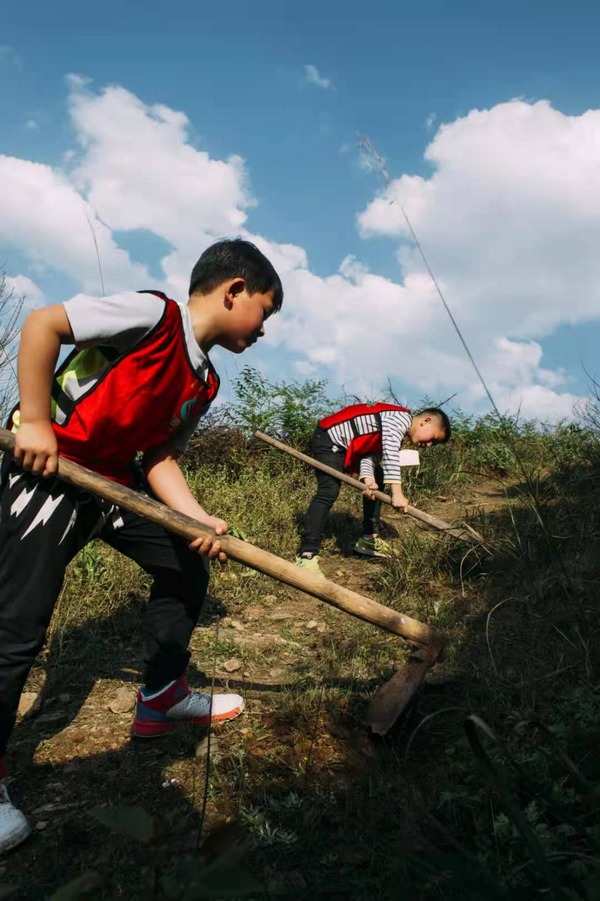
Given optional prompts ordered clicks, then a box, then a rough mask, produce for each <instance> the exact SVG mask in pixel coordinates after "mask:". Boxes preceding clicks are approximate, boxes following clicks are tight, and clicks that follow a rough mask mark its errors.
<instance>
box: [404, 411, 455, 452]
mask: <svg viewBox="0 0 600 901" xmlns="http://www.w3.org/2000/svg"><path fill="white" fill-rule="evenodd" d="M406 437H407V438H408V440H409V441H410V443H411V444H412V445H413V446H414V447H432V446H433V445H434V444H440V442H442V441H443V440H444V438H445V437H446V430H445V429H444V427H443V425H442V423H441V422H440V420H439V419H438V418H437V416H427V415H425V416H416V417H415V419H413V422H412V425H411V426H410V428H409V429H408V431H407V432H406Z"/></svg>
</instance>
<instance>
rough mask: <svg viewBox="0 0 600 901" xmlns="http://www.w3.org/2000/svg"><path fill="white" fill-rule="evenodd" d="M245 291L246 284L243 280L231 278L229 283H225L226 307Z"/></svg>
mask: <svg viewBox="0 0 600 901" xmlns="http://www.w3.org/2000/svg"><path fill="white" fill-rule="evenodd" d="M245 290H246V282H245V280H244V279H243V278H232V279H231V281H229V282H226V283H225V300H226V302H227V305H228V306H230V305H231V304H232V303H233V301H234V300H235V298H236V297H238V296H239V295H240V294H241V293H242V291H245Z"/></svg>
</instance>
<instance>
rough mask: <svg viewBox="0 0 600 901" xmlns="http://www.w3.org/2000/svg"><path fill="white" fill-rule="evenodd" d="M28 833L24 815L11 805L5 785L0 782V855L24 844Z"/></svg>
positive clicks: (29, 829) (28, 829)
mask: <svg viewBox="0 0 600 901" xmlns="http://www.w3.org/2000/svg"><path fill="white" fill-rule="evenodd" d="M30 832H31V828H30V826H29V823H28V822H27V820H26V819H25V814H23V813H21V811H20V810H17V808H16V807H15V806H14V804H12V802H11V800H10V798H9V797H8V791H7V790H6V783H5V782H4V781H3V780H0V854H2V852H4V851H8V850H10V848H14V847H15V845H19V844H20V843H21V842H24V841H25V839H26V838H27V836H28V835H29V833H30Z"/></svg>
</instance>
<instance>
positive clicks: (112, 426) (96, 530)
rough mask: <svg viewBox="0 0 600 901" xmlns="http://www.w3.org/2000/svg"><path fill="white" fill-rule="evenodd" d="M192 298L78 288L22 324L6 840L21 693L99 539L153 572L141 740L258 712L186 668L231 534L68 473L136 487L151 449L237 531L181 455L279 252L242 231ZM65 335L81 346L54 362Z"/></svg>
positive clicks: (1, 814)
mask: <svg viewBox="0 0 600 901" xmlns="http://www.w3.org/2000/svg"><path fill="white" fill-rule="evenodd" d="M189 295H190V296H189V300H188V302H187V304H179V303H176V302H175V301H174V300H170V299H169V298H167V297H166V296H165V295H164V294H162V293H161V292H158V291H143V292H140V293H137V292H133V291H128V292H125V293H123V294H117V295H114V296H112V297H106V298H101V299H98V300H93V299H90V298H85V297H84V298H81V297H80V298H75V299H73V300H70V301H68V302H67V303H65V304H57V305H56V306H50V307H44V308H43V309H39V310H35V311H34V312H33V313H31V314H30V315H29V316H28V317H27V319H26V320H25V323H24V325H23V330H22V334H21V344H20V349H19V360H18V376H19V395H20V403H19V407H18V408H17V409H16V410H15V412H14V413H13V416H12V427H13V430H14V431H16V436H15V452H14V458H13V457H12V456H10V455H8V454H6V455H5V457H4V462H3V467H2V480H1V489H0V490H1V496H0V648H1V649H2V650H1V656H0V851H5V850H7V849H9V848H12V847H13V846H14V845H17V844H18V843H19V842H21V841H22V840H23V839H24V838H26V837H27V835H28V834H29V831H30V829H29V825H28V823H27V820H26V819H25V816H24V815H23V813H22V812H21V811H20V810H17V808H16V807H14V806H13V804H11V802H10V800H9V797H8V793H7V791H6V784H5V781H4V776H5V771H4V752H5V749H6V745H7V742H8V739H9V736H10V734H11V731H12V728H13V726H14V722H15V718H16V712H17V706H18V702H19V697H20V694H21V691H22V689H23V685H24V684H25V680H26V678H27V674H28V672H29V669H30V667H31V665H32V663H33V661H34V660H35V657H36V655H37V654H38V652H39V650H40V649H41V647H42V645H43V642H44V636H45V633H46V628H47V626H48V623H49V621H50V617H51V615H52V610H53V608H54V604H55V601H56V598H57V596H58V594H59V592H60V589H61V585H62V582H63V577H64V572H65V568H66V566H67V564H68V563H69V561H70V560H71V559H72V558H73V557H74V556H75V554H77V552H78V551H79V550H81V548H82V547H84V545H85V544H87V542H88V541H90V540H91V539H92V538H102V539H103V540H104V541H106V542H107V543H108V544H110V545H111V546H112V547H114V548H116V549H118V550H119V551H121V552H123V553H125V554H127V556H129V557H131V558H132V559H134V560H135V561H136V562H137V563H139V564H140V566H142V567H143V569H145V570H146V572H148V573H150V575H151V576H152V577H153V579H154V581H153V585H152V589H151V592H150V599H149V602H148V606H147V609H146V615H145V647H146V665H145V674H144V677H145V678H144V686H143V688H141V689H140V690H139V692H138V697H137V707H136V714H135V721H134V723H133V734H134V736H137V737H140V738H153V737H156V736H160V735H164V734H165V733H168V732H170V731H171V730H173V729H174V728H175V727H176V726H177V724H178V723H180V722H188V723H198V724H207V723H209V722H210V721H221V720H228V719H232V718H233V717H235V716H238V715H239V714H240V713H241V712H242V710H243V709H244V701H243V699H242V698H241V697H239V696H238V695H235V694H217V695H214V696H213V697H212V698H211V697H210V696H209V695H206V694H200V693H198V692H193V691H191V690H190V688H189V687H188V684H187V682H186V679H185V675H184V673H185V669H186V666H187V663H188V660H189V657H190V653H189V651H188V642H189V639H190V636H191V634H192V630H193V629H194V626H195V625H196V621H197V619H198V615H199V613H200V609H201V607H202V602H203V600H204V596H205V594H206V588H207V585H208V560H210V559H219V560H221V561H223V560H224V559H225V555H224V553H223V552H222V550H221V543H220V541H219V540H218V537H210V538H203V537H199V538H197V539H196V540H195V541H193V542H192V543H191V544H190V545H189V548H188V546H187V545H186V542H185V541H184V540H183V539H181V538H178V537H177V536H175V535H172V534H171V533H169V532H167V531H166V530H165V529H163V528H162V527H160V526H158V525H154V524H153V523H150V522H147V521H146V520H143V519H142V518H141V517H139V516H136V515H135V514H133V513H128V512H126V511H122V510H119V509H118V508H115V507H114V506H113V505H111V504H109V503H108V502H105V501H102V500H100V499H99V498H97V497H95V496H93V495H91V494H89V493H87V492H85V491H83V490H81V489H78V488H75V487H73V486H70V485H68V484H66V483H65V482H62V481H60V480H59V479H58V478H57V477H56V476H55V473H56V471H57V461H58V455H59V454H61V455H63V456H65V457H67V458H68V459H70V460H74V461H75V462H77V463H80V464H82V465H83V466H86V467H87V468H88V469H92V470H94V471H95V472H97V473H100V474H101V475H103V476H106V477H108V478H109V479H113V480H114V481H117V482H121V483H122V484H124V485H129V486H134V485H135V484H136V479H135V468H134V461H135V458H136V457H137V456H138V454H140V453H141V454H142V457H141V467H142V471H143V475H144V477H145V480H146V483H147V485H148V486H149V487H150V490H151V491H152V493H153V494H154V495H155V496H156V497H157V498H158V499H159V500H160V501H162V502H163V503H165V504H167V505H168V506H169V507H171V508H172V509H174V510H178V511H179V512H181V513H186V514H188V515H189V516H193V517H195V518H196V519H198V520H199V521H200V522H201V523H204V524H205V525H207V526H210V527H211V528H212V529H214V531H215V533H216V535H217V536H218V535H223V534H224V533H225V532H227V530H228V525H227V523H226V522H225V521H224V520H222V519H220V518H219V517H217V516H211V515H210V514H209V513H207V512H206V511H205V510H204V509H203V508H202V507H201V506H200V504H199V503H198V502H197V501H196V499H195V498H194V496H193V495H192V493H191V491H190V490H189V488H188V486H187V483H186V481H185V479H184V477H183V474H182V472H181V470H180V468H179V466H178V463H177V458H178V457H179V455H180V454H181V452H182V451H183V450H184V449H185V446H186V444H187V441H188V438H189V437H190V435H191V434H192V433H193V432H194V430H195V429H196V426H197V424H198V419H199V418H200V416H202V415H203V414H204V413H205V412H206V410H207V409H208V407H209V405H210V404H211V402H212V401H213V399H214V397H215V395H216V393H217V391H218V388H219V378H218V375H217V373H216V372H215V370H214V369H213V367H212V364H211V362H210V360H209V358H208V353H209V351H210V350H211V348H212V347H214V346H216V345H219V346H221V347H224V348H226V349H227V350H230V351H231V352H232V353H242V352H243V351H245V350H246V349H247V348H248V347H250V346H251V345H252V344H254V343H255V342H256V341H257V340H258V338H260V337H261V336H262V335H263V334H264V322H265V320H266V319H267V318H268V317H269V316H270V315H271V314H272V313H274V312H276V311H277V310H279V309H280V307H281V304H282V301H283V290H282V287H281V281H280V279H279V276H278V275H277V273H276V272H275V270H274V268H273V266H272V265H271V263H270V262H269V261H268V260H267V259H266V257H265V256H263V254H262V253H261V252H260V251H259V250H258V249H257V248H256V247H255V246H254V245H253V244H250V243H249V242H247V241H242V240H241V239H238V240H233V241H221V242H219V243H218V244H215V245H213V246H212V247H209V248H208V250H206V251H205V253H203V254H202V256H201V257H200V259H199V260H198V262H197V264H196V266H195V267H194V270H193V272H192V277H191V282H190V289H189ZM62 344H74V345H75V350H74V351H73V353H72V354H71V355H70V356H69V357H68V358H67V360H66V361H65V362H64V363H63V364H62V365H61V366H60V368H59V369H58V371H57V372H56V374H54V367H55V365H56V362H57V359H58V355H59V351H60V347H61V345H62Z"/></svg>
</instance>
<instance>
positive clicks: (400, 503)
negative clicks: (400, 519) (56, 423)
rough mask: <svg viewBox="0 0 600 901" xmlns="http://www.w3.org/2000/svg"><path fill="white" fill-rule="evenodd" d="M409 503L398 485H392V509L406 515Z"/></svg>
mask: <svg viewBox="0 0 600 901" xmlns="http://www.w3.org/2000/svg"><path fill="white" fill-rule="evenodd" d="M409 503H410V502H409V500H408V498H407V497H406V496H405V494H404V492H403V491H402V488H401V487H400V486H399V485H392V507H395V508H396V509H397V510H402V512H403V513H406V511H407V509H408V505H409Z"/></svg>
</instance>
